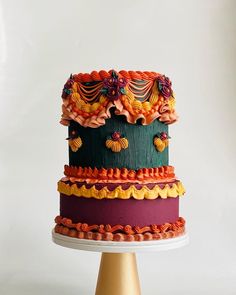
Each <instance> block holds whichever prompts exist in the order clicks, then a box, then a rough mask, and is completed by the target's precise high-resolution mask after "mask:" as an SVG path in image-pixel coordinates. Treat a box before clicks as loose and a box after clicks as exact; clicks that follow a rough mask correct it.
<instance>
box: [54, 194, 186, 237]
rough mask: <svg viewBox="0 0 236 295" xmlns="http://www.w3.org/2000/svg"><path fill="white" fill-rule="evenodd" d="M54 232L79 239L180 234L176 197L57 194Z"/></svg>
mask: <svg viewBox="0 0 236 295" xmlns="http://www.w3.org/2000/svg"><path fill="white" fill-rule="evenodd" d="M55 222H56V226H55V232H56V233H59V234H62V235H66V236H70V237H74V238H79V239H90V240H105V241H131V242H132V241H149V240H160V239H168V238H173V237H177V236H180V235H182V234H184V232H185V221H184V219H183V218H182V217H179V197H176V198H166V199H162V198H156V199H154V200H148V199H144V200H136V199H134V198H130V199H127V200H122V199H95V198H85V197H82V196H81V197H78V196H75V195H71V196H67V195H64V194H62V193H61V194H60V216H57V217H56V218H55Z"/></svg>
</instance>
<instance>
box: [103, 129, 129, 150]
mask: <svg viewBox="0 0 236 295" xmlns="http://www.w3.org/2000/svg"><path fill="white" fill-rule="evenodd" d="M128 146H129V142H128V139H127V138H125V137H121V134H120V133H119V132H114V133H113V134H112V136H111V138H108V139H107V140H106V147H107V148H108V149H111V150H112V152H114V153H119V152H120V151H121V150H122V149H127V148H128Z"/></svg>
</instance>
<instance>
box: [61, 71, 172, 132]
mask: <svg viewBox="0 0 236 295" xmlns="http://www.w3.org/2000/svg"><path fill="white" fill-rule="evenodd" d="M111 72H112V71H109V72H106V71H100V72H96V71H93V72H92V73H91V74H77V75H76V74H75V75H73V76H72V77H71V79H70V81H71V84H72V86H70V89H66V90H67V91H68V95H66V96H63V105H62V119H61V123H62V124H63V125H68V124H69V121H70V120H74V121H76V122H78V123H79V124H80V125H82V126H84V127H91V128H97V127H99V126H101V125H104V124H105V120H106V119H108V118H110V117H111V114H110V109H111V108H112V107H115V108H116V110H115V114H116V115H124V116H125V117H126V118H127V121H128V122H129V123H131V124H135V123H136V122H137V120H138V119H141V121H142V124H143V125H148V124H150V123H152V122H153V121H154V120H155V119H159V120H160V121H161V122H163V123H166V124H171V123H174V122H175V121H176V120H177V115H176V112H175V109H174V102H175V99H174V96H173V95H172V96H171V98H170V99H168V100H166V99H164V97H163V96H162V95H161V93H160V92H159V91H158V87H157V84H156V79H157V78H158V77H159V76H162V75H160V74H158V73H155V72H140V71H128V72H127V71H120V72H118V76H119V77H120V78H124V79H126V80H127V85H126V86H125V94H122V95H120V97H119V98H118V99H117V100H114V101H110V100H109V98H108V97H106V95H104V94H102V92H101V90H102V88H103V80H104V79H107V78H109V77H111Z"/></svg>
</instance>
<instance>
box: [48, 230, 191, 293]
mask: <svg viewBox="0 0 236 295" xmlns="http://www.w3.org/2000/svg"><path fill="white" fill-rule="evenodd" d="M52 239H53V242H54V243H56V244H57V245H60V246H63V247H67V248H72V249H77V250H85V251H93V252H102V256H101V262H100V268H99V274H98V279H97V287H96V292H95V295H140V294H141V290H140V284H139V278H138V271H137V263H136V256H135V253H137V252H151V251H165V250H171V249H176V248H180V247H183V246H185V245H187V244H188V242H189V237H188V234H187V233H185V234H183V235H181V236H179V237H176V238H171V239H164V240H156V241H145V242H111V241H108V242H107V241H95V240H86V239H77V238H71V237H67V236H63V235H61V234H58V233H55V231H54V230H53V231H52Z"/></svg>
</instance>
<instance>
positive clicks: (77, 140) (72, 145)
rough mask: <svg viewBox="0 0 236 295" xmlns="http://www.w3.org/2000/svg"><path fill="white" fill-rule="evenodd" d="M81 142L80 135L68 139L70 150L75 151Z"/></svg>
mask: <svg viewBox="0 0 236 295" xmlns="http://www.w3.org/2000/svg"><path fill="white" fill-rule="evenodd" d="M82 144H83V142H82V139H81V138H80V137H77V138H75V139H69V146H70V148H71V150H72V152H77V151H78V150H79V149H80V148H81V146H82Z"/></svg>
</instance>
